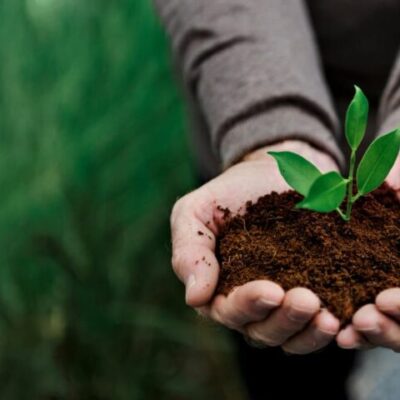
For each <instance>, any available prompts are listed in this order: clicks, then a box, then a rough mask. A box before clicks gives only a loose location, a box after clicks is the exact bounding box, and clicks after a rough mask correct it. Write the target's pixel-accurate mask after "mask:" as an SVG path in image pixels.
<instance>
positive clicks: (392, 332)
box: [353, 304, 400, 351]
mask: <svg viewBox="0 0 400 400" xmlns="http://www.w3.org/2000/svg"><path fill="white" fill-rule="evenodd" d="M353 326H354V329H355V330H356V331H357V332H359V333H361V334H362V335H363V336H364V337H365V338H366V339H367V340H368V341H369V342H370V343H372V344H374V345H376V346H382V347H388V348H390V349H392V350H395V351H400V326H399V324H398V323H397V322H396V321H394V320H392V319H390V318H389V317H387V316H385V315H384V314H383V313H381V312H380V311H379V310H378V308H377V307H376V306H375V304H368V305H366V306H364V307H362V308H361V309H360V310H358V311H357V312H356V313H355V314H354V317H353Z"/></svg>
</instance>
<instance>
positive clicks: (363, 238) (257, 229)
mask: <svg viewBox="0 0 400 400" xmlns="http://www.w3.org/2000/svg"><path fill="white" fill-rule="evenodd" d="M299 200H301V196H300V195H298V194H297V193H295V192H293V191H290V192H286V193H283V194H277V193H272V194H270V195H266V196H263V197H261V198H260V199H259V200H258V201H257V202H256V203H254V204H252V203H250V202H248V203H247V204H246V212H245V214H244V215H242V216H239V215H238V216H232V215H231V213H230V212H229V210H224V209H222V208H221V211H223V212H224V217H225V223H224V226H223V227H222V228H221V232H220V235H219V237H218V240H217V258H218V260H219V262H220V265H221V271H220V280H219V283H218V287H217V290H216V293H222V294H228V293H229V292H230V291H231V290H232V289H233V288H234V287H237V286H239V285H243V284H244V283H246V282H249V281H253V280H257V279H269V280H271V281H274V282H276V283H278V284H279V285H281V286H282V287H283V288H284V289H285V290H289V289H291V288H294V287H306V288H309V289H311V290H312V291H313V292H315V293H316V294H317V295H318V296H319V298H320V299H321V301H322V303H323V305H324V306H325V307H327V308H328V309H329V310H330V311H331V312H332V313H333V314H334V315H336V316H337V317H338V318H339V319H340V320H341V322H342V324H346V323H348V322H349V321H351V317H352V315H353V314H354V312H355V311H356V310H357V309H359V308H360V307H362V306H363V305H365V304H367V303H372V302H374V300H375V297H376V296H377V294H378V293H380V292H381V291H382V290H385V289H388V288H391V287H400V202H399V201H398V200H397V198H396V196H395V193H394V192H393V191H392V190H391V189H389V188H388V187H386V186H382V187H381V188H380V189H378V190H376V191H375V192H374V193H372V194H369V195H367V196H365V197H363V198H361V199H360V200H359V201H358V202H357V203H356V204H355V206H354V209H353V213H352V218H351V221H350V222H345V221H343V220H342V219H341V218H340V217H339V215H337V213H329V214H320V213H316V212H311V211H307V210H299V209H295V208H294V205H295V204H296V203H297V202H298V201H299ZM203 261H204V260H203Z"/></svg>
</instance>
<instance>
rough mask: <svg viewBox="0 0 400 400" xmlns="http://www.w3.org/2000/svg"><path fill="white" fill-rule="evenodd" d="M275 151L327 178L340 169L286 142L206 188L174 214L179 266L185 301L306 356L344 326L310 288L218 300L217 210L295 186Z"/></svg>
mask: <svg viewBox="0 0 400 400" xmlns="http://www.w3.org/2000/svg"><path fill="white" fill-rule="evenodd" d="M269 150H275V151H283V150H288V151H295V152H297V153H298V154H301V155H303V156H304V157H306V158H307V159H309V160H310V161H312V162H313V163H314V164H316V165H317V166H318V167H319V168H320V169H321V170H322V171H324V172H326V171H329V170H337V166H336V164H335V162H334V161H333V160H332V159H331V158H330V157H329V156H328V155H326V154H324V153H322V152H319V151H317V150H315V149H314V148H312V147H311V146H309V145H308V144H306V143H302V142H297V141H287V142H282V143H280V144H277V145H274V146H269V147H266V148H263V149H260V150H258V151H255V152H253V153H251V154H250V155H248V156H247V157H245V159H244V160H243V161H242V162H241V163H239V164H237V165H235V166H233V167H231V168H229V169H228V170H227V171H225V172H224V173H223V174H221V175H220V176H218V177H217V178H215V179H214V180H212V181H210V182H209V183H207V184H205V185H204V186H202V187H201V188H199V189H197V190H195V191H194V192H192V193H189V194H188V195H186V196H185V197H183V198H182V199H180V200H179V201H178V202H177V203H176V204H175V206H174V209H173V212H172V215H171V229H172V247H173V257H172V265H173V268H174V271H175V273H176V274H177V275H178V277H179V278H180V279H181V280H182V281H183V282H184V283H185V286H186V302H187V304H188V305H190V306H192V307H194V308H196V309H197V310H198V311H199V312H200V313H201V314H202V315H205V316H207V317H209V318H211V319H213V320H215V321H217V322H219V323H221V324H223V325H225V326H227V327H229V328H232V329H235V330H238V331H240V332H242V333H243V334H245V335H247V336H248V337H250V339H252V340H254V341H257V342H261V343H262V344H265V345H268V346H282V347H283V348H284V350H285V351H287V352H291V353H299V354H305V353H309V352H312V351H315V350H318V349H320V348H322V347H324V346H326V345H327V344H328V343H329V342H330V341H331V340H332V339H333V338H334V337H335V336H336V334H337V332H338V330H339V321H338V320H337V319H336V318H335V317H334V316H333V315H332V314H330V313H329V312H328V311H326V310H321V308H320V301H319V299H318V298H317V296H316V295H315V294H314V293H312V292H311V291H309V290H308V289H304V288H296V289H292V290H290V291H288V292H287V293H285V292H284V291H283V289H282V288H281V287H280V286H278V285H277V284H275V283H273V282H270V281H267V280H259V281H253V282H249V283H247V284H245V285H243V286H240V287H238V288H236V289H234V290H233V291H232V292H231V293H230V294H229V295H228V296H223V295H218V296H216V297H215V298H213V295H214V291H215V288H216V285H217V281H218V273H219V266H218V261H217V259H216V257H215V254H214V250H215V241H216V237H217V235H218V229H219V227H220V226H221V222H222V212H221V211H219V210H218V206H222V207H228V208H229V209H230V210H231V211H233V212H238V211H239V209H240V208H241V207H243V206H244V204H245V203H246V202H247V201H248V200H252V201H256V200H257V199H258V198H259V197H260V196H262V195H265V194H267V193H270V192H272V191H277V192H282V191H285V190H288V189H289V187H288V186H287V184H286V183H285V182H284V180H283V178H281V176H280V173H279V171H278V168H277V166H276V163H275V161H274V160H273V159H272V157H270V156H268V155H267V154H266V153H267V151H269Z"/></svg>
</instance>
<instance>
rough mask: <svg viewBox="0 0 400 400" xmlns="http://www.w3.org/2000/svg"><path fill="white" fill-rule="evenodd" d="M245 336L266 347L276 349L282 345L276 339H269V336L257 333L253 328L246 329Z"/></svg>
mask: <svg viewBox="0 0 400 400" xmlns="http://www.w3.org/2000/svg"><path fill="white" fill-rule="evenodd" d="M247 336H249V337H250V338H251V339H252V340H254V341H255V342H259V343H263V344H264V345H266V346H268V347H277V346H280V345H281V344H282V343H281V342H280V341H279V340H277V339H276V338H273V337H270V336H269V335H265V334H263V333H261V332H260V331H259V329H257V328H255V327H248V328H247Z"/></svg>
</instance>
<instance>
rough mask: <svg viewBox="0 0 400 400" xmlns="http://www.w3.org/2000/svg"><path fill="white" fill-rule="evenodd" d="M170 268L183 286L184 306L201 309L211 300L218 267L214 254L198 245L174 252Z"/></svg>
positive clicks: (216, 280)
mask: <svg viewBox="0 0 400 400" xmlns="http://www.w3.org/2000/svg"><path fill="white" fill-rule="evenodd" d="M172 266H173V269H174V271H175V273H176V274H177V276H178V277H179V278H180V279H181V280H182V281H183V282H184V284H185V300H186V304H187V305H189V306H191V307H201V306H204V305H206V304H207V303H209V302H210V300H211V299H212V297H213V295H214V292H215V289H216V286H217V282H218V272H219V266H218V261H217V259H216V257H215V254H214V253H213V252H212V251H211V250H210V249H208V248H206V247H203V246H200V245H192V246H186V247H184V248H177V249H175V250H174V253H173V257H172Z"/></svg>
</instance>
